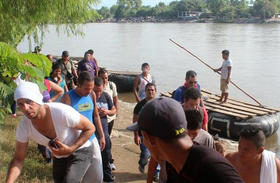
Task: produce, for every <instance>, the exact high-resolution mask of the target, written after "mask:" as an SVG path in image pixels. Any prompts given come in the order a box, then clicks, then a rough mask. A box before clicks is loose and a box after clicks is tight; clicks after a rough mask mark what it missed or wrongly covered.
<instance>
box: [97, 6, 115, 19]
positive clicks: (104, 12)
mask: <svg viewBox="0 0 280 183" xmlns="http://www.w3.org/2000/svg"><path fill="white" fill-rule="evenodd" d="M97 12H98V13H99V14H100V15H101V16H102V18H110V17H111V16H112V14H111V12H110V10H109V8H107V7H104V6H103V7H102V8H100V9H99V10H97Z"/></svg>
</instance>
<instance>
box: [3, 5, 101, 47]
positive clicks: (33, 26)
mask: <svg viewBox="0 0 280 183" xmlns="http://www.w3.org/2000/svg"><path fill="white" fill-rule="evenodd" d="M97 1H99V0H1V1H0V27H1V29H0V42H5V43H8V44H10V45H13V46H17V45H18V44H19V43H20V41H21V40H22V39H23V37H24V36H25V35H30V36H34V38H35V41H36V42H39V40H38V37H39V36H40V35H38V32H44V30H45V28H46V27H47V25H48V24H54V25H62V24H63V25H64V28H65V30H66V31H67V32H68V33H72V34H76V33H79V30H78V29H77V26H78V24H83V23H86V22H87V21H88V20H93V19H95V18H96V17H98V14H97V13H96V11H95V10H93V5H95V4H96V3H97Z"/></svg>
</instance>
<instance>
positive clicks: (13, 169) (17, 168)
mask: <svg viewBox="0 0 280 183" xmlns="http://www.w3.org/2000/svg"><path fill="white" fill-rule="evenodd" d="M27 147H28V142H26V143H22V142H19V141H17V142H16V149H15V154H14V157H13V159H12V161H11V164H10V167H9V171H8V174H7V179H6V183H12V182H15V181H16V179H17V178H18V176H19V175H20V172H21V169H22V167H23V163H24V159H25V156H26V151H27Z"/></svg>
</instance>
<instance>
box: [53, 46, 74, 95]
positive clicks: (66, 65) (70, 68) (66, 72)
mask: <svg viewBox="0 0 280 183" xmlns="http://www.w3.org/2000/svg"><path fill="white" fill-rule="evenodd" d="M56 63H58V64H60V65H61V68H62V69H61V73H62V75H63V76H64V78H65V82H66V84H67V87H68V89H69V90H71V89H72V88H74V80H73V79H74V77H75V78H76V79H77V78H78V75H77V72H76V69H75V67H74V64H73V62H72V61H71V60H70V59H69V52H68V51H63V52H62V58H61V59H59V60H58V61H57V62H56Z"/></svg>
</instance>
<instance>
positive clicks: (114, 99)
mask: <svg viewBox="0 0 280 183" xmlns="http://www.w3.org/2000/svg"><path fill="white" fill-rule="evenodd" d="M113 103H114V106H115V108H116V114H118V112H119V99H118V96H116V97H113Z"/></svg>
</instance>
